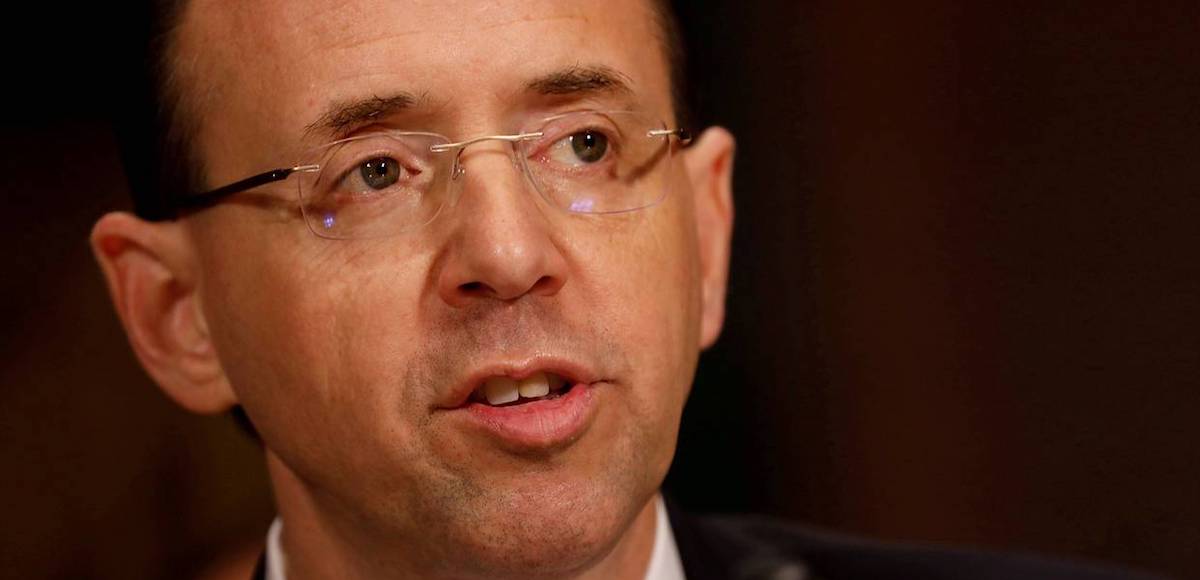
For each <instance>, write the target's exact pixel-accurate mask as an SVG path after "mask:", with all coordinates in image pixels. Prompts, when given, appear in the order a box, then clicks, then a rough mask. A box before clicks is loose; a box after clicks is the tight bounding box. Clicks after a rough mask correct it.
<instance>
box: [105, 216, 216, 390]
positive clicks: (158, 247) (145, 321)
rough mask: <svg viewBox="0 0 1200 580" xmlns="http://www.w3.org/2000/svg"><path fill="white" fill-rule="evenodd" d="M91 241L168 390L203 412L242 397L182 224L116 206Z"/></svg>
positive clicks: (141, 354)
mask: <svg viewBox="0 0 1200 580" xmlns="http://www.w3.org/2000/svg"><path fill="white" fill-rule="evenodd" d="M91 243H92V251H93V253H94V254H95V256H96V260H97V262H99V263H100V268H101V270H103V272H104V277H105V279H106V281H107V282H108V288H109V293H110V295H111V296H112V300H113V305H114V306H115V307H116V310H117V315H118V316H119V317H120V319H121V323H122V324H123V325H124V327H125V332H126V334H127V335H128V336H129V342H130V345H131V346H132V347H133V350H134V353H135V354H136V355H137V357H138V360H139V361H141V363H142V366H143V367H144V368H145V369H146V372H147V373H149V374H150V376H151V377H152V378H153V379H154V380H155V382H157V383H158V384H159V386H160V387H162V389H163V391H165V392H166V393H167V395H168V396H169V397H171V398H172V399H173V400H175V402H177V403H179V404H180V405H181V406H183V407H184V408H186V409H188V410H190V411H193V412H196V413H218V412H222V411H225V410H227V409H229V408H230V407H232V406H233V405H234V404H236V403H237V398H236V396H235V395H234V393H233V389H232V388H231V387H230V385H229V382H228V380H227V379H226V377H225V373H224V371H223V369H222V368H221V364H220V360H219V359H218V357H217V354H216V349H215V348H213V344H212V341H211V338H210V336H209V333H208V326H207V323H206V321H205V318H204V312H203V308H202V307H201V304H200V301H199V295H198V292H197V289H198V284H197V278H196V276H195V272H196V271H197V269H196V267H195V258H194V256H193V254H192V251H191V247H190V244H189V242H188V240H187V237H186V235H185V233H184V232H183V230H182V227H181V226H180V225H179V224H177V223H150V222H146V221H143V220H141V219H138V218H137V217H134V216H132V215H130V214H127V213H121V212H118V213H110V214H108V215H105V216H104V217H103V218H101V219H100V221H98V222H97V223H96V225H95V227H94V228H93V229H92V235H91Z"/></svg>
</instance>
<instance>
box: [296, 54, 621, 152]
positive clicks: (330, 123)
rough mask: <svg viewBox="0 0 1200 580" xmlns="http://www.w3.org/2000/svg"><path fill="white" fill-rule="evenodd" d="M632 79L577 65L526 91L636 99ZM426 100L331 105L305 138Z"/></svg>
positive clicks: (339, 132)
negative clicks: (612, 95) (607, 95)
mask: <svg viewBox="0 0 1200 580" xmlns="http://www.w3.org/2000/svg"><path fill="white" fill-rule="evenodd" d="M632 84H633V83H632V81H631V80H630V79H629V76H627V75H625V74H624V73H622V72H620V71H617V70H615V69H613V68H610V67H607V66H603V65H588V66H584V65H574V66H570V67H567V68H564V69H561V70H557V71H554V72H551V73H548V74H545V75H542V76H540V77H537V78H535V79H533V80H531V81H529V82H528V83H526V85H525V91H526V92H528V93H535V94H540V95H547V96H586V95H589V94H605V93H612V94H618V95H632V94H633V88H632ZM421 100H423V99H421V98H420V97H418V96H416V95H414V94H413V93H409V92H398V93H393V94H391V95H389V96H386V97H383V96H379V95H372V96H370V97H367V98H364V99H350V100H345V101H337V102H334V103H333V104H331V105H330V106H329V107H328V108H327V109H326V110H325V112H324V113H322V114H321V116H319V117H317V119H316V120H315V121H313V122H312V123H309V124H308V125H307V126H305V128H304V135H305V136H306V137H312V136H314V135H323V136H333V137H340V136H344V135H346V134H348V133H349V132H350V131H352V130H354V129H356V128H358V127H361V126H362V125H365V124H367V123H370V122H371V121H373V120H375V119H379V118H386V117H388V116H390V115H395V114H396V113H399V112H401V111H405V110H408V109H412V108H414V107H416V106H417V105H418V103H419V102H420V101H421Z"/></svg>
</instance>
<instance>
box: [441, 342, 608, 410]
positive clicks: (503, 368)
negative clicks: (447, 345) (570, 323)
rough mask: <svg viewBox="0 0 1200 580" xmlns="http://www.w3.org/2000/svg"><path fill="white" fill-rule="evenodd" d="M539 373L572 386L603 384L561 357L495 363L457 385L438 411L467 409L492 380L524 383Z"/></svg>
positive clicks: (578, 364) (593, 374)
mask: <svg viewBox="0 0 1200 580" xmlns="http://www.w3.org/2000/svg"><path fill="white" fill-rule="evenodd" d="M539 372H541V373H553V374H556V375H558V376H560V377H562V378H564V379H566V381H567V383H568V384H576V383H582V384H591V383H595V382H597V381H599V380H601V379H600V377H598V376H597V374H596V372H595V371H594V370H592V369H591V368H590V367H589V366H588V365H586V364H583V363H581V362H579V361H577V360H572V359H570V358H564V357H559V356H553V355H536V356H531V357H528V358H524V359H517V360H507V361H495V362H490V363H488V364H486V365H483V366H480V367H477V368H475V369H473V370H472V371H471V372H469V373H467V375H466V377H465V378H463V379H462V380H460V381H458V382H456V383H455V384H454V387H453V388H451V389H450V390H449V391H448V392H446V393H445V394H444V396H442V397H441V398H440V399H439V401H438V403H437V405H436V407H437V408H438V409H457V408H459V407H463V406H465V405H466V404H467V402H468V401H470V399H471V393H473V392H475V389H477V388H479V386H480V385H482V384H483V382H484V381H486V380H487V379H488V378H490V377H511V378H514V379H517V380H520V379H523V378H525V377H528V376H531V375H534V374H536V373H539Z"/></svg>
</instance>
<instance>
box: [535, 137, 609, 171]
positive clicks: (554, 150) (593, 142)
mask: <svg viewBox="0 0 1200 580" xmlns="http://www.w3.org/2000/svg"><path fill="white" fill-rule="evenodd" d="M608 151H609V144H608V136H607V135H605V134H604V133H601V132H599V131H595V130H585V131H578V132H576V133H572V134H571V135H568V136H567V137H565V138H563V139H560V140H559V141H558V142H556V143H554V144H553V145H551V146H550V151H549V157H550V158H551V159H553V160H554V161H557V162H559V163H564V164H567V165H572V166H576V167H578V166H582V165H591V164H594V163H598V162H600V161H602V160H604V158H605V156H606V155H608Z"/></svg>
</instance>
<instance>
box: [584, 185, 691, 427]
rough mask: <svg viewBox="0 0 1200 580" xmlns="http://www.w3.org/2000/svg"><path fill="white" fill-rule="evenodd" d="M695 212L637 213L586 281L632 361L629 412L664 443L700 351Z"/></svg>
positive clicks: (663, 208)
mask: <svg viewBox="0 0 1200 580" xmlns="http://www.w3.org/2000/svg"><path fill="white" fill-rule="evenodd" d="M689 210H690V208H689V207H688V206H687V205H686V203H685V202H684V201H682V200H676V201H675V202H674V203H670V202H668V203H664V204H662V205H660V206H657V207H655V208H653V209H651V210H649V211H646V212H640V214H631V216H633V215H640V217H639V218H638V219H637V220H636V221H629V222H627V223H622V224H619V225H618V227H617V228H616V229H614V231H615V232H619V233H617V234H614V236H612V237H611V238H608V239H605V240H604V241H603V243H602V244H600V246H601V247H596V248H592V249H591V250H592V256H593V257H592V258H589V259H590V260H592V261H593V263H595V266H594V267H593V269H592V271H591V274H590V275H589V276H588V277H587V278H588V279H589V281H590V282H591V283H592V284H593V285H591V286H588V287H586V288H585V289H583V290H582V291H583V292H588V293H590V294H592V295H593V296H603V297H604V298H603V300H604V301H603V303H602V306H601V308H602V312H603V313H606V314H608V315H609V320H607V321H606V323H607V324H609V325H610V327H611V328H612V329H614V330H615V333H616V334H617V335H618V336H619V337H620V338H619V340H620V342H621V344H622V345H623V346H624V347H625V352H626V354H627V355H628V356H629V358H630V369H631V377H630V384H629V395H630V397H631V401H632V405H631V408H630V409H628V410H627V411H628V412H629V413H633V414H636V415H641V417H642V421H641V423H642V424H644V425H648V426H649V427H650V428H651V432H652V433H658V434H661V435H663V436H665V435H666V434H670V435H673V434H674V433H675V431H676V430H677V426H678V421H679V415H680V413H681V411H682V407H683V401H684V399H686V397H687V393H688V392H689V389H690V386H691V382H692V378H693V374H694V371H695V365H696V360H697V352H698V345H699V328H700V327H699V313H700V308H699V303H700V301H699V277H698V271H699V268H698V258H697V250H696V243H695V234H694V228H693V227H692V226H691V225H690V221H689V220H690V217H689V216H690V213H689ZM599 256H603V259H602V260H597V258H596V257H599ZM596 262H599V263H596ZM598 310H599V309H598ZM670 441H672V442H673V441H674V439H673V438H671V439H670Z"/></svg>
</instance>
